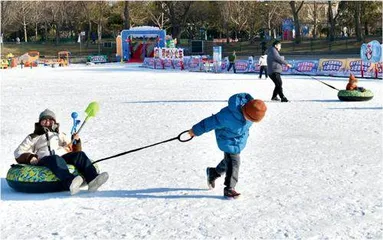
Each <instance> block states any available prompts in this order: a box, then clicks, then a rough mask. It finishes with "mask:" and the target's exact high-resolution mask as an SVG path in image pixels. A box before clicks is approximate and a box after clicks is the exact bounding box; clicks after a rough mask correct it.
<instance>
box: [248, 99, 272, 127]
mask: <svg viewBox="0 0 383 240" xmlns="http://www.w3.org/2000/svg"><path fill="white" fill-rule="evenodd" d="M266 110H267V107H266V104H265V103H264V102H263V101H262V100H259V99H253V100H251V101H248V102H247V103H246V104H245V105H244V106H243V107H242V112H243V114H244V115H245V116H246V118H248V119H250V120H251V121H253V122H260V121H261V120H262V118H263V117H264V116H265V113H266Z"/></svg>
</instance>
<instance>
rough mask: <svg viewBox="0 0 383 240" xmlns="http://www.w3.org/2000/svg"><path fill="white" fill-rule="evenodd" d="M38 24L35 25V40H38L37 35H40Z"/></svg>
mask: <svg viewBox="0 0 383 240" xmlns="http://www.w3.org/2000/svg"><path fill="white" fill-rule="evenodd" d="M37 30H38V24H37V23H36V26H35V42H37V36H38V32H37Z"/></svg>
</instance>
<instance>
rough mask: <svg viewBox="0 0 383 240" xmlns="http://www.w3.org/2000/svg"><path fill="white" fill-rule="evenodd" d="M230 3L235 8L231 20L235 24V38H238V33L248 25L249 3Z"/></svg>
mask: <svg viewBox="0 0 383 240" xmlns="http://www.w3.org/2000/svg"><path fill="white" fill-rule="evenodd" d="M229 5H230V8H231V9H232V10H233V11H232V12H231V15H230V21H231V22H232V23H233V24H234V34H235V39H238V33H239V32H241V31H242V30H243V29H244V28H245V27H247V21H248V17H249V14H247V11H248V9H249V5H248V4H247V2H229Z"/></svg>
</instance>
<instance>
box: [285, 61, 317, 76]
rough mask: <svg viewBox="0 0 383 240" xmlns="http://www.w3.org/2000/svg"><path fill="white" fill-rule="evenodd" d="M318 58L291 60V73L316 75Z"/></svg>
mask: <svg viewBox="0 0 383 240" xmlns="http://www.w3.org/2000/svg"><path fill="white" fill-rule="evenodd" d="M318 64H319V61H318V60H296V61H293V64H292V65H293V68H294V69H292V70H291V74H295V73H297V74H299V73H304V74H309V75H316V74H317V70H318Z"/></svg>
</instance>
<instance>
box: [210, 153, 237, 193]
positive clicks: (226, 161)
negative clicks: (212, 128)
mask: <svg viewBox="0 0 383 240" xmlns="http://www.w3.org/2000/svg"><path fill="white" fill-rule="evenodd" d="M240 165H241V158H240V155H239V154H230V153H225V155H224V158H223V160H222V161H221V162H220V163H219V164H218V165H217V167H216V168H215V170H216V171H217V173H218V174H219V175H222V174H224V173H226V176H225V183H224V185H225V186H226V187H229V188H235V185H236V184H237V182H238V173H239V166H240Z"/></svg>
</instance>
